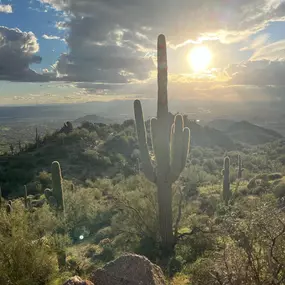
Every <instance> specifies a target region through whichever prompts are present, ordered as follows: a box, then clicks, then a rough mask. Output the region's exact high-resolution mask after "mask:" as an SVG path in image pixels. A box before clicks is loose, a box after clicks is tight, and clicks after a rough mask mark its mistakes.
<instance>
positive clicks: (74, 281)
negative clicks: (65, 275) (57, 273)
mask: <svg viewBox="0 0 285 285" xmlns="http://www.w3.org/2000/svg"><path fill="white" fill-rule="evenodd" d="M63 285H94V284H93V283H92V282H91V281H88V280H82V279H81V278H80V277H79V276H74V277H72V278H70V279H68V280H67V281H66V282H64V284H63Z"/></svg>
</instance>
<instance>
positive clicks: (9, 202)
mask: <svg viewBox="0 0 285 285" xmlns="http://www.w3.org/2000/svg"><path fill="white" fill-rule="evenodd" d="M12 212H13V207H12V201H11V200H9V201H8V204H7V205H6V213H7V214H11V213H12Z"/></svg>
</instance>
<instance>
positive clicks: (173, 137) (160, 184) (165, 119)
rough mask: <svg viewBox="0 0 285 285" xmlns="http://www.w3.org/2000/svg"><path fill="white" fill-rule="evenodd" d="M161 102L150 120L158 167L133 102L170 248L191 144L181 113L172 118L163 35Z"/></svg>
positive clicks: (164, 237)
mask: <svg viewBox="0 0 285 285" xmlns="http://www.w3.org/2000/svg"><path fill="white" fill-rule="evenodd" d="M157 63H158V101H157V102H158V103H157V118H154V119H152V120H151V134H152V147H153V151H154V155H155V160H156V167H154V165H153V163H152V159H151V156H150V153H149V149H148V145H147V133H146V128H145V122H144V118H143V111H142V107H141V102H140V101H139V100H136V101H135V102H134V111H135V120H136V129H137V135H138V141H139V146H140V157H141V161H142V171H143V172H144V174H145V176H146V177H147V178H148V179H149V180H150V181H151V182H153V183H155V184H156V185H157V191H158V206H159V225H160V235H161V239H162V243H163V245H164V246H165V248H167V249H171V248H172V246H173V244H174V235H173V228H172V226H173V225H172V184H173V183H174V182H175V181H176V180H177V179H178V177H179V175H180V174H181V172H182V170H183V169H184V167H185V164H186V160H187V155H188V152H189V145H190V130H189V129H188V128H184V121H183V117H182V116H181V115H176V116H175V119H174V123H173V122H171V121H170V118H171V117H170V114H169V113H168V98H167V54H166V40H165V37H164V35H160V36H159V37H158V54H157Z"/></svg>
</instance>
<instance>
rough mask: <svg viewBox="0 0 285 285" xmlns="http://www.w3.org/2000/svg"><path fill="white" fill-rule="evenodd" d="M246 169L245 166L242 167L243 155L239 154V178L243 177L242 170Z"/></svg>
mask: <svg viewBox="0 0 285 285" xmlns="http://www.w3.org/2000/svg"><path fill="white" fill-rule="evenodd" d="M243 171H244V168H242V160H241V156H240V155H238V168H237V178H238V179H241V178H242V172H243Z"/></svg>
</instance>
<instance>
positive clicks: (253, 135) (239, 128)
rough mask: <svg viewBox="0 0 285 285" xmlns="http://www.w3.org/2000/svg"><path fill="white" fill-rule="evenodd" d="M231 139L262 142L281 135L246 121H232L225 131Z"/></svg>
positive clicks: (255, 142)
mask: <svg viewBox="0 0 285 285" xmlns="http://www.w3.org/2000/svg"><path fill="white" fill-rule="evenodd" d="M225 133H226V134H227V135H228V136H229V137H231V138H232V139H233V140H236V141H240V142H243V143H248V144H264V143H268V142H272V141H275V140H278V139H281V138H282V137H283V136H282V135H281V134H279V133H278V132H276V131H273V130H269V129H266V128H263V127H259V126H257V125H254V124H251V123H250V122H247V121H241V122H236V123H233V124H232V125H230V126H229V128H228V129H227V130H226V132H225Z"/></svg>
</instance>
